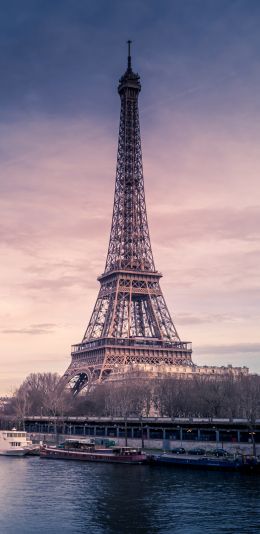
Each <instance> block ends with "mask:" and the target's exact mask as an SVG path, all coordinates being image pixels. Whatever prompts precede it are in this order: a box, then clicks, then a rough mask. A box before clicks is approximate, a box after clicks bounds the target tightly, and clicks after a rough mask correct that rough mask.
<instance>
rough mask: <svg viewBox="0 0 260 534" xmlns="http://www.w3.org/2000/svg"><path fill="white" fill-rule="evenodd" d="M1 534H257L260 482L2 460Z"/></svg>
mask: <svg viewBox="0 0 260 534" xmlns="http://www.w3.org/2000/svg"><path fill="white" fill-rule="evenodd" d="M0 481H1V483H0V533H1V534H44V533H46V534H47V533H48V534H60V533H61V534H68V533H70V534H78V533H88V534H135V533H140V534H141V533H142V534H205V533H210V534H214V533H217V534H219V533H225V534H231V533H236V534H243V533H245V534H251V533H252V534H254V533H258V534H259V532H260V477H259V476H256V475H242V474H239V473H216V472H210V471H208V472H207V471H189V470H185V469H174V468H172V467H171V468H170V467H165V466H161V467H159V466H125V465H111V464H91V463H80V462H79V463H77V462H73V461H63V460H61V461H57V460H46V459H45V460H44V459H40V458H39V457H27V458H26V457H25V458H7V457H0Z"/></svg>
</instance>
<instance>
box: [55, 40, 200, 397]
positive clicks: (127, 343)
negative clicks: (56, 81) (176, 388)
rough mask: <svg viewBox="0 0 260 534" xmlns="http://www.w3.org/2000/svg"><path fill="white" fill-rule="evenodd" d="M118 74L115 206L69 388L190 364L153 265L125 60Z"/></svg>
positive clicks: (136, 88) (67, 377)
mask: <svg viewBox="0 0 260 534" xmlns="http://www.w3.org/2000/svg"><path fill="white" fill-rule="evenodd" d="M130 46H131V41H128V65H127V70H126V72H125V74H124V75H123V76H122V77H121V78H120V80H119V86H118V93H119V95H120V99H121V113H120V126H119V140H118V154H117V169H116V183H115V196H114V209H113V216H112V226H111V234H110V241H109V247H108V254H107V260H106V266H105V271H104V273H103V274H102V275H101V276H100V277H99V278H98V280H99V282H100V284H101V287H100V290H99V293H98V297H97V300H96V304H95V306H94V310H93V312H92V315H91V318H90V321H89V324H88V327H87V329H86V332H85V334H84V337H83V339H82V342H81V343H78V344H76V345H73V346H72V354H71V358H72V359H71V364H70V366H69V367H68V369H67V371H66V373H65V374H64V376H63V382H64V383H67V384H69V385H70V387H71V388H72V389H73V391H74V393H75V394H77V393H79V392H80V391H81V390H82V389H83V388H85V387H86V386H87V387H91V385H92V384H95V383H97V382H101V381H103V380H105V379H107V378H108V377H109V376H110V375H111V374H113V373H119V372H124V369H126V368H129V367H131V366H132V367H134V366H137V367H138V366H139V367H142V366H145V367H146V368H147V365H148V367H149V365H153V366H159V365H161V364H164V365H167V366H176V365H193V364H192V360H191V353H192V349H191V343H189V342H184V341H181V340H180V337H179V335H178V333H177V330H176V328H175V326H174V324H173V321H172V319H171V316H170V313H169V311H168V308H167V306H166V303H165V300H164V297H163V293H162V290H161V288H160V284H159V280H160V278H161V276H162V275H161V273H159V272H158V271H157V270H156V269H155V264H154V259H153V253H152V248H151V242H150V236H149V229H148V222H147V214H146V205H145V193H144V179H143V166H142V152H141V137H140V125H139V114H138V95H139V93H140V91H141V84H140V77H139V75H138V74H136V73H134V72H133V70H132V64H131V49H130Z"/></svg>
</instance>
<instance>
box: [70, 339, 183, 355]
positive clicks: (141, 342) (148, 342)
mask: <svg viewBox="0 0 260 534" xmlns="http://www.w3.org/2000/svg"><path fill="white" fill-rule="evenodd" d="M104 346H121V347H122V346H123V347H134V346H138V347H139V346H140V347H145V346H146V347H156V348H162V349H173V350H180V351H185V352H186V351H188V352H191V351H192V344H191V343H190V342H189V341H188V342H187V341H181V342H178V341H166V340H162V341H160V340H156V339H147V338H136V337H135V338H125V339H124V338H120V339H118V338H99V339H97V340H93V341H87V342H85V343H77V344H76V345H72V347H71V352H72V353H73V354H74V353H77V352H82V351H84V350H90V349H94V348H96V347H104Z"/></svg>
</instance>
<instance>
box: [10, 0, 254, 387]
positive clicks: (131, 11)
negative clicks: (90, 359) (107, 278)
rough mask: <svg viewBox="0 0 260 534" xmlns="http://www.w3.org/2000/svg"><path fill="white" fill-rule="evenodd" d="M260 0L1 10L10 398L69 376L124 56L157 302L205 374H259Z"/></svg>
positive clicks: (86, 312)
mask: <svg viewBox="0 0 260 534" xmlns="http://www.w3.org/2000/svg"><path fill="white" fill-rule="evenodd" d="M259 24H260V3H259V1H258V0H161V1H160V2H158V1H157V0H111V1H109V2H108V1H107V0H76V1H75V0H23V2H21V1H20V0H8V1H7V0H0V69H1V82H0V209H1V226H0V254H1V256H0V259H1V261H0V280H1V283H0V291H1V305H0V306H1V307H0V318H1V327H0V335H1V356H0V369H1V371H0V395H1V394H2V395H4V394H11V393H12V392H13V391H14V390H15V388H17V387H18V386H19V384H20V383H21V382H22V381H23V380H24V378H25V377H26V376H27V375H28V374H29V373H31V372H44V371H51V372H58V373H60V374H62V373H63V372H64V371H65V370H66V368H67V366H68V365H69V363H70V346H71V344H73V343H77V342H80V341H81V339H82V337H83V334H84V331H85V329H86V327H87V324H88V320H89V318H90V314H91V311H92V308H93V306H94V303H95V299H96V296H97V293H98V289H99V283H98V282H97V276H99V275H100V274H101V273H102V272H103V270H104V265H105V259H106V253H107V247H108V239H109V232H110V225H111V215H112V204H113V193H114V180H115V168H116V152H117V136H118V125H119V111H120V101H119V96H118V94H117V84H118V79H119V77H120V76H121V75H122V74H123V73H124V71H125V68H126V55H127V47H126V41H127V40H128V39H132V40H133V46H132V63H133V68H134V70H135V71H138V73H139V74H140V76H141V83H142V92H141V94H140V97H139V109H140V121H141V134H142V149H143V164H144V179H145V189H146V202H147V210H148V221H149V226H150V234H151V240H152V247H153V252H154V258H155V263H156V267H157V269H158V270H159V271H161V272H162V273H163V279H162V282H161V285H162V289H163V292H164V296H165V299H166V302H167V304H168V307H169V309H170V312H171V314H172V317H173V319H174V323H175V325H176V327H177V330H178V333H179V335H180V337H181V339H182V340H184V341H192V342H193V351H194V352H193V360H194V362H196V363H197V364H199V365H204V364H206V365H227V364H230V363H231V364H233V365H234V366H243V365H246V366H248V367H249V368H250V370H251V371H252V372H260V360H259V353H260V339H259V319H260V308H259V301H260V275H259V271H260V269H259V264H260V239H259V238H260V210H259V207H260V151H259V144H260V97H259V86H260V61H259V57H260V33H259Z"/></svg>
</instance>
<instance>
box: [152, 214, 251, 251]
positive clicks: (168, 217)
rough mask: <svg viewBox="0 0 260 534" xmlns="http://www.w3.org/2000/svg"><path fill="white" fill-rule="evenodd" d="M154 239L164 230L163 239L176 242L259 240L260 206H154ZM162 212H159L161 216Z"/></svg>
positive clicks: (170, 242) (169, 242)
mask: <svg viewBox="0 0 260 534" xmlns="http://www.w3.org/2000/svg"><path fill="white" fill-rule="evenodd" d="M152 212H153V213H154V212H155V213H154V215H153V227H154V228H155V230H154V236H155V239H157V238H158V237H159V236H158V229H161V228H162V227H163V228H164V232H163V235H162V236H160V240H162V239H163V242H166V243H168V244H173V243H176V241H178V240H181V241H184V240H185V241H194V240H197V241H205V240H211V241H213V240H214V241H215V240H217V241H218V240H237V241H249V242H250V241H252V242H255V241H259V240H260V205H259V206H246V207H243V208H233V207H231V206H228V207H226V208H220V209H218V208H217V209H216V208H215V209H214V208H211V209H196V210H185V209H183V210H182V209H176V207H175V206H167V205H163V206H162V207H161V208H160V206H155V207H154V208H153V210H152ZM158 212H159V213H158Z"/></svg>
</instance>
